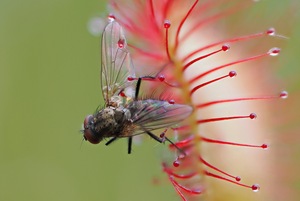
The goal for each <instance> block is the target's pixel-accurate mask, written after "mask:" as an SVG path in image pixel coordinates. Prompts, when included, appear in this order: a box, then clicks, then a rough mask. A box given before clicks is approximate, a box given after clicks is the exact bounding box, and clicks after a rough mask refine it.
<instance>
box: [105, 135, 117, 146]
mask: <svg viewBox="0 0 300 201" xmlns="http://www.w3.org/2000/svg"><path fill="white" fill-rule="evenodd" d="M116 139H118V138H117V137H113V138H110V139H109V140H108V141H107V142H106V143H105V145H106V146H108V145H110V144H111V143H112V142H113V141H115V140H116Z"/></svg>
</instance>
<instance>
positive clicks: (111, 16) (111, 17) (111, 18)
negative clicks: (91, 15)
mask: <svg viewBox="0 0 300 201" xmlns="http://www.w3.org/2000/svg"><path fill="white" fill-rule="evenodd" d="M107 19H108V21H109V22H113V21H115V19H116V17H115V16H114V15H113V14H109V15H108V16H107Z"/></svg>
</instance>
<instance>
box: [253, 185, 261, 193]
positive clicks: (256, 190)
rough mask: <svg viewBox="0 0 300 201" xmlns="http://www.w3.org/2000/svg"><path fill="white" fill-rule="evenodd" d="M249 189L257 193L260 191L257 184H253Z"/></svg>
mask: <svg viewBox="0 0 300 201" xmlns="http://www.w3.org/2000/svg"><path fill="white" fill-rule="evenodd" d="M251 189H252V191H253V192H258V191H259V190H260V186H259V185H258V184H253V185H252V186H251Z"/></svg>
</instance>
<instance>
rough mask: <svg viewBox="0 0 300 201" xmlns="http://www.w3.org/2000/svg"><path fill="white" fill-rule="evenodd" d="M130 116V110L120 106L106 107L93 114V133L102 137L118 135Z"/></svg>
mask: <svg viewBox="0 0 300 201" xmlns="http://www.w3.org/2000/svg"><path fill="white" fill-rule="evenodd" d="M128 117H130V112H129V111H128V110H126V109H124V108H122V107H120V108H116V107H107V108H104V109H103V110H100V111H99V112H98V113H97V114H96V115H95V116H94V129H95V133H96V134H97V135H99V136H101V137H102V138H105V137H112V136H116V135H119V134H120V133H121V132H122V129H123V127H124V125H125V124H126V123H127V121H128Z"/></svg>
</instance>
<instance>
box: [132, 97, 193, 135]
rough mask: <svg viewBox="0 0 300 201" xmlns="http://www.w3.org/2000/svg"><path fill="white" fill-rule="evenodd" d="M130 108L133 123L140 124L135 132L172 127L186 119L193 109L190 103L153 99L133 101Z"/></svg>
mask: <svg viewBox="0 0 300 201" xmlns="http://www.w3.org/2000/svg"><path fill="white" fill-rule="evenodd" d="M128 108H129V109H130V112H131V119H132V121H133V123H134V124H135V125H137V126H138V128H137V130H140V131H137V132H136V133H135V134H140V133H142V132H143V130H147V131H152V130H156V129H161V128H168V127H171V126H173V125H175V124H177V123H179V122H181V121H183V120H184V119H186V118H187V117H188V116H189V115H190V114H191V113H192V111H193V108H192V107H191V106H189V105H181V104H170V103H168V102H167V101H160V100H152V99H147V100H139V101H133V102H131V103H130V104H129V106H128Z"/></svg>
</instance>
